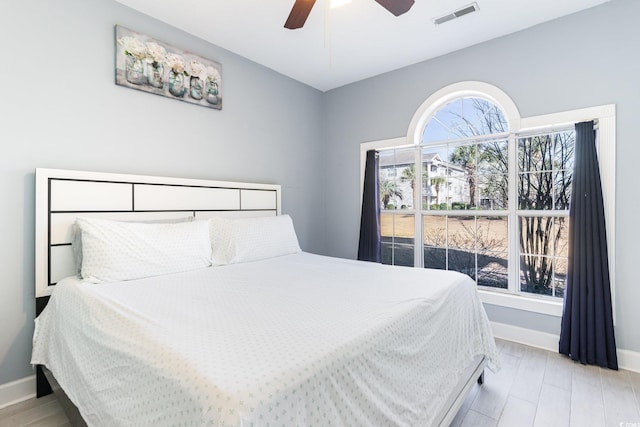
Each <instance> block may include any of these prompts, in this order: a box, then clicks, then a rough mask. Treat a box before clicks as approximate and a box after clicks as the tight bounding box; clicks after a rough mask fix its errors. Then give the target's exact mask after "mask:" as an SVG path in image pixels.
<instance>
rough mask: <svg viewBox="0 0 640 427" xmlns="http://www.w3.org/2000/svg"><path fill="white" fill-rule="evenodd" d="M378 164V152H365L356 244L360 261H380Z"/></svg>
mask: <svg viewBox="0 0 640 427" xmlns="http://www.w3.org/2000/svg"><path fill="white" fill-rule="evenodd" d="M379 163H380V161H379V156H378V152H377V151H376V150H369V151H367V162H366V166H365V170H364V190H363V194H362V215H361V217H360V242H359V244H358V259H359V260H361V261H372V262H381V261H382V249H381V244H380V183H379V173H378V170H379V167H380V165H379Z"/></svg>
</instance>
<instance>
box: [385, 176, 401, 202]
mask: <svg viewBox="0 0 640 427" xmlns="http://www.w3.org/2000/svg"><path fill="white" fill-rule="evenodd" d="M392 197H393V198H398V199H400V200H402V192H401V191H400V190H398V187H397V186H396V183H395V181H392V180H390V179H385V180H383V181H381V182H380V200H381V201H382V209H386V207H387V205H388V204H389V200H390V199H391V198H392Z"/></svg>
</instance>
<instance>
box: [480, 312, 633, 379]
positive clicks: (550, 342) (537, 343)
mask: <svg viewBox="0 0 640 427" xmlns="http://www.w3.org/2000/svg"><path fill="white" fill-rule="evenodd" d="M491 327H492V328H493V335H494V336H495V337H496V338H501V339H504V340H507V341H513V342H517V343H520V344H525V345H528V346H531V347H537V348H541V349H543V350H549V351H554V352H557V351H558V342H559V341H560V336H559V335H555V334H549V333H547V332H540V331H536V330H533V329H527V328H521V327H519V326H512V325H507V324H505V323H498V322H491ZM617 355H618V367H620V369H626V370H627V371H634V372H640V353H639V352H637V351H631V350H624V349H618V350H617Z"/></svg>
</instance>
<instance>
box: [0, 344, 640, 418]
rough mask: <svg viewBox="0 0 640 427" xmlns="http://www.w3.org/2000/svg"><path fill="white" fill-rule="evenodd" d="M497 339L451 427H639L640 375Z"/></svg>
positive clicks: (17, 410)
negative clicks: (495, 357)
mask: <svg viewBox="0 0 640 427" xmlns="http://www.w3.org/2000/svg"><path fill="white" fill-rule="evenodd" d="M496 341H497V343H498V348H499V349H500V354H501V358H502V369H501V370H500V372H498V373H495V374H494V373H493V372H491V371H489V370H486V372H485V382H484V385H482V386H479V385H475V386H474V387H473V389H472V390H471V393H470V394H469V396H468V398H467V400H466V401H465V403H464V405H463V406H462V408H461V409H460V412H459V413H458V415H457V416H456V418H455V419H454V420H453V423H452V427H460V426H463V427H485V426H486V427H494V426H500V427H503V426H504V427H526V426H535V427H553V426H569V427H600V426H606V427H609V426H610V427H640V374H638V373H634V372H629V371H622V370H621V371H617V372H616V371H611V370H609V369H600V368H598V367H594V366H584V365H581V364H579V363H574V362H572V361H571V360H569V359H567V358H566V357H562V356H560V355H558V354H556V353H552V352H548V351H544V350H539V349H536V348H532V347H528V346H525V345H521V344H516V343H513V342H510V341H503V340H496ZM69 425H70V424H69V421H68V420H67V418H66V416H65V415H64V412H63V411H62V407H61V406H60V404H59V403H58V401H57V400H56V398H55V397H54V396H46V397H44V398H41V399H29V400H27V401H24V402H22V403H18V404H16V405H13V406H9V407H7V408H4V409H0V427H8V426H41V427H57V426H69Z"/></svg>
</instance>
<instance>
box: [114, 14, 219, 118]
mask: <svg viewBox="0 0 640 427" xmlns="http://www.w3.org/2000/svg"><path fill="white" fill-rule="evenodd" d="M115 38H116V84H117V85H120V86H125V87H129V88H132V89H138V90H141V91H144V92H149V93H154V94H156V95H162V96H166V97H168V98H173V99H177V100H180V101H185V102H189V103H192V104H198V105H202V106H203V107H208V108H215V109H218V110H221V109H222V66H221V65H220V64H219V63H218V62H215V61H212V60H210V59H206V58H203V57H201V56H198V55H195V54H193V53H190V52H186V51H184V50H182V49H178V48H176V47H174V46H171V45H169V44H167V43H164V42H161V41H158V40H155V39H153V38H151V37H149V36H146V35H143V34H139V33H136V32H135V31H132V30H129V29H128V28H125V27H122V26H120V25H116V27H115Z"/></svg>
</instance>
